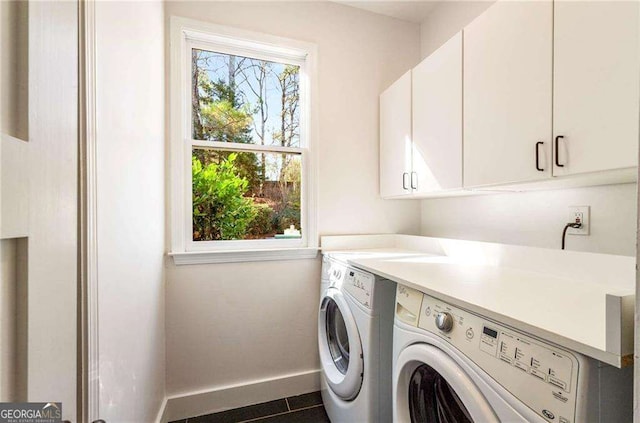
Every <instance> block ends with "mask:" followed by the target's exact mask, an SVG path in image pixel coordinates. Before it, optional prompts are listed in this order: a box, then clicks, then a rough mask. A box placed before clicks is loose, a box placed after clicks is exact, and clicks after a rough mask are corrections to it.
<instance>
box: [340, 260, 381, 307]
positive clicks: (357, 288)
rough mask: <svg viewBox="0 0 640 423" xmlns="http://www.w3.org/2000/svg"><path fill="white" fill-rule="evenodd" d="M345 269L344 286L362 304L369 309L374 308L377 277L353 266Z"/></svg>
mask: <svg viewBox="0 0 640 423" xmlns="http://www.w3.org/2000/svg"><path fill="white" fill-rule="evenodd" d="M344 271H345V277H344V285H343V288H344V289H345V290H346V291H347V292H348V293H349V294H351V296H352V297H353V298H355V300H356V301H358V302H359V303H360V304H362V305H363V306H365V307H367V308H369V309H370V308H372V306H373V284H374V283H375V277H374V276H373V275H372V274H371V273H367V272H362V271H360V270H358V269H354V268H353V267H347V268H345V269H344Z"/></svg>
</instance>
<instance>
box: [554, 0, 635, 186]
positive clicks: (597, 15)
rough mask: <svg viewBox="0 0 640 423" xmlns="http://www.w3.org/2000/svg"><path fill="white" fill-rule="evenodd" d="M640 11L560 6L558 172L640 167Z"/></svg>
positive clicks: (606, 5) (607, 5)
mask: <svg viewBox="0 0 640 423" xmlns="http://www.w3.org/2000/svg"><path fill="white" fill-rule="evenodd" d="M638 9H639V3H638V2H635V1H603V2H601V1H595V2H588V1H580V2H571V1H558V2H556V3H555V11H554V86H553V90H554V94H553V100H554V108H553V110H554V111H553V126H554V136H555V137H558V142H557V145H558V147H559V148H558V151H557V153H556V154H558V157H557V163H556V164H554V169H553V173H554V175H571V174H577V173H584V172H594V171H599V170H608V169H619V168H625V167H632V166H637V164H638V115H639V110H638V101H639V97H638V92H640V87H639V86H638V73H639V71H640V66H639V64H638V59H639V55H638V27H639V25H638V12H639V10H638ZM554 159H555V157H554ZM554 161H555V160H554Z"/></svg>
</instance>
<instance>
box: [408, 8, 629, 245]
mask: <svg viewBox="0 0 640 423" xmlns="http://www.w3.org/2000/svg"><path fill="white" fill-rule="evenodd" d="M492 3H493V2H492V1H483V2H443V3H441V4H440V5H438V6H437V7H436V8H435V9H434V10H433V12H432V13H431V14H430V15H429V16H428V17H427V19H426V20H425V21H424V22H423V23H422V25H421V31H420V32H421V51H422V56H423V57H426V56H427V55H429V54H430V53H431V52H433V51H434V50H435V49H437V48H438V47H439V46H440V45H441V44H442V43H444V42H445V41H446V40H447V39H449V38H450V37H451V36H452V35H454V34H455V33H456V32H458V31H460V30H461V29H462V28H463V27H464V26H465V25H467V24H468V23H470V22H471V21H472V20H473V19H475V17H477V16H478V15H480V14H481V13H482V12H483V11H484V10H486V9H487V8H488V7H489V6H490V5H491V4H492ZM575 205H588V206H591V235H590V236H567V249H572V250H580V251H591V252H599V253H610V254H622V255H628V256H633V255H635V242H636V241H635V231H636V184H626V185H612V186H601V187H590V188H580V189H567V190H554V191H541V192H530V193H505V194H494V195H486V196H478V197H460V198H446V199H429V200H423V201H422V224H421V234H422V235H426V236H436V237H445V238H460V239H469V240H477V241H492V242H501V243H506V244H518V245H529V246H536V247H547V248H560V242H561V235H562V229H563V227H564V225H565V224H566V223H567V222H568V221H569V220H568V216H569V212H568V207H569V206H575Z"/></svg>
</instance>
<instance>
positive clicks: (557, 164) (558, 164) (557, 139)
mask: <svg viewBox="0 0 640 423" xmlns="http://www.w3.org/2000/svg"><path fill="white" fill-rule="evenodd" d="M560 138H564V136H562V135H558V136H557V137H556V145H555V147H556V151H555V157H556V166H558V167H564V165H563V164H560V161H559V160H558V157H559V151H558V142H559V141H560Z"/></svg>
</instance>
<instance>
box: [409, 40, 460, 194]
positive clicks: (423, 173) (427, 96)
mask: <svg viewBox="0 0 640 423" xmlns="http://www.w3.org/2000/svg"><path fill="white" fill-rule="evenodd" d="M412 76H413V86H412V103H413V108H412V112H413V131H412V132H413V172H414V173H415V175H417V189H416V191H415V192H417V193H421V194H422V193H428V192H437V191H442V190H448V189H456V188H462V32H459V33H458V34H456V35H455V36H454V37H453V38H451V39H450V40H449V41H447V42H446V43H445V44H444V45H442V47H440V48H439V49H438V50H436V51H435V52H434V53H433V54H431V55H430V56H429V57H427V58H426V59H424V60H423V61H422V63H420V64H419V65H418V66H416V67H415V68H414V69H413V73H412ZM414 177H415V176H414ZM415 185H416V184H415V183H414V186H415Z"/></svg>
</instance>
